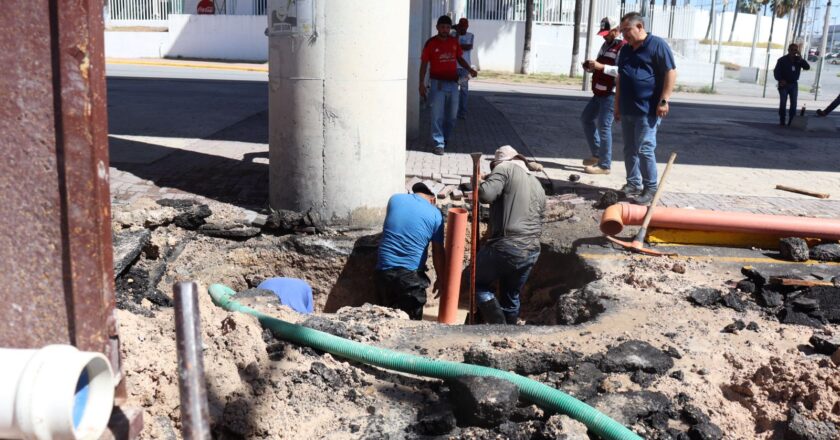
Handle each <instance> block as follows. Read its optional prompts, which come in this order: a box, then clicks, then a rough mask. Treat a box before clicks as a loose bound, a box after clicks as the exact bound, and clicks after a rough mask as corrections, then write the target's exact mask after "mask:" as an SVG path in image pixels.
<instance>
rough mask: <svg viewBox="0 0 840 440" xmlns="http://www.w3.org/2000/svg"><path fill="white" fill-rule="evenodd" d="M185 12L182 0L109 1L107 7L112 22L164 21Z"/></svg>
mask: <svg viewBox="0 0 840 440" xmlns="http://www.w3.org/2000/svg"><path fill="white" fill-rule="evenodd" d="M183 11H184V2H183V1H182V0H108V2H107V3H106V5H105V13H106V19H107V20H110V21H163V20H166V19H167V18H169V14H180V13H182V12H183Z"/></svg>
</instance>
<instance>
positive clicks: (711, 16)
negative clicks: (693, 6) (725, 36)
mask: <svg viewBox="0 0 840 440" xmlns="http://www.w3.org/2000/svg"><path fill="white" fill-rule="evenodd" d="M715 3H716V1H715V0H712V7H711V8H710V9H709V26H707V27H706V37H705V38H703V39H704V40H708V39H709V36H710V35H711V36H712V37H713V38H714V35H713V34H712V23H714V22H715Z"/></svg>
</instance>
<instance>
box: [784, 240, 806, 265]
mask: <svg viewBox="0 0 840 440" xmlns="http://www.w3.org/2000/svg"><path fill="white" fill-rule="evenodd" d="M779 254H780V256H781V257H782V258H783V259H785V260H788V261H808V255H809V253H808V243H807V242H805V240H803V239H801V238H798V237H787V238H782V239H780V240H779Z"/></svg>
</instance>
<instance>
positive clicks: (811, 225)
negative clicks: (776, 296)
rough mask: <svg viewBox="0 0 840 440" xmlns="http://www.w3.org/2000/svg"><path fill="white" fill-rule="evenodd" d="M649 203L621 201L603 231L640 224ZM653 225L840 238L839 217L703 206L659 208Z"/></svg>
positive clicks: (605, 216) (611, 209)
mask: <svg viewBox="0 0 840 440" xmlns="http://www.w3.org/2000/svg"><path fill="white" fill-rule="evenodd" d="M646 213H647V207H645V206H639V205H631V204H629V203H618V204H615V205H612V206H610V207H609V208H607V209H606V210H605V211H604V214H603V216H602V217H601V232H603V233H604V234H607V235H616V234H619V233H621V231H622V229H624V226H627V225H640V224H642V220H643V219H644V217H645V214H646ZM650 225H651V226H653V227H658V228H671V229H687V230H693V231H713V232H747V233H757V234H765V235H775V236H778V237H807V238H821V239H827V240H840V220H836V219H829V218H813V217H794V216H786V215H770V214H752V213H748V212H728V211H710V210H704V209H685V208H656V210H655V211H654V213H653V216H652V217H651V220H650Z"/></svg>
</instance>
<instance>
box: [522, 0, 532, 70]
mask: <svg viewBox="0 0 840 440" xmlns="http://www.w3.org/2000/svg"><path fill="white" fill-rule="evenodd" d="M533 27H534V0H525V45H524V47H523V48H522V67H521V69H520V71H519V73H522V74H529V73H531V71H530V65H531V33H532V29H533Z"/></svg>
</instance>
